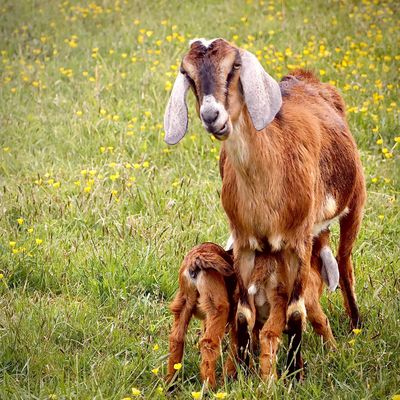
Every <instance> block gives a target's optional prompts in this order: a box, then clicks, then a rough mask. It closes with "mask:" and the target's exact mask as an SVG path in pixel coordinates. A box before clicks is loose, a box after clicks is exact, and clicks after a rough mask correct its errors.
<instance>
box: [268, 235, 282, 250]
mask: <svg viewBox="0 0 400 400" xmlns="http://www.w3.org/2000/svg"><path fill="white" fill-rule="evenodd" d="M268 242H269V244H270V245H271V248H272V250H273V251H278V250H280V249H281V248H282V236H281V235H277V234H275V235H271V236H270V237H269V238H268Z"/></svg>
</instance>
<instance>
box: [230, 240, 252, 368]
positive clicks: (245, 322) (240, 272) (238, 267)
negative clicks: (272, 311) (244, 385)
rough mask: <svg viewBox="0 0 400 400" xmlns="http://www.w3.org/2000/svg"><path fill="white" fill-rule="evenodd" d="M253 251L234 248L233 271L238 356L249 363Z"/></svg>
mask: <svg viewBox="0 0 400 400" xmlns="http://www.w3.org/2000/svg"><path fill="white" fill-rule="evenodd" d="M254 257H255V252H254V250H251V249H250V248H238V249H236V248H235V262H234V267H235V272H236V275H237V280H238V286H239V303H238V307H237V313H236V324H237V338H238V357H239V360H240V361H242V362H244V363H245V364H246V365H247V366H248V365H249V362H250V359H249V351H250V350H251V349H250V347H251V340H250V332H251V331H252V329H253V327H254V323H255V308H254V294H249V293H248V285H249V282H250V278H251V274H252V272H253V268H254Z"/></svg>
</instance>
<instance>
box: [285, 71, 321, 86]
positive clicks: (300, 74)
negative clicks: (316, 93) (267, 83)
mask: <svg viewBox="0 0 400 400" xmlns="http://www.w3.org/2000/svg"><path fill="white" fill-rule="evenodd" d="M290 75H291V76H294V77H295V78H297V79H298V80H299V81H303V82H309V83H320V80H319V79H318V78H317V77H316V75H315V74H314V72H312V71H310V70H308V69H301V68H299V69H295V70H294V71H291V72H290Z"/></svg>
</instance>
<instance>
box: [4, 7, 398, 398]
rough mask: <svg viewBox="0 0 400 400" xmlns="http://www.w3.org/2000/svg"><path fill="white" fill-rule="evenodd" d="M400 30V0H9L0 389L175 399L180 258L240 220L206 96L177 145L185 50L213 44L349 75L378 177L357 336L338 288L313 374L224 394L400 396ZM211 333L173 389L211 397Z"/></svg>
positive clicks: (359, 272)
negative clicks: (176, 102)
mask: <svg viewBox="0 0 400 400" xmlns="http://www.w3.org/2000/svg"><path fill="white" fill-rule="evenodd" d="M399 21H400V16H399V4H398V2H396V1H369V0H366V1H357V2H350V1H325V0H312V1H295V0H289V1H286V2H278V1H274V0H271V1H268V0H265V1H264V0H261V1H247V2H242V1H237V0H232V1H229V2H224V3H221V2H217V1H209V0H206V1H202V2H196V3H194V2H193V3H192V2H187V3H182V2H180V1H177V0H171V1H166V0H160V1H157V2H153V1H149V2H142V1H134V2H124V1H108V0H104V1H97V2H94V1H93V2H90V1H75V0H73V1H69V0H67V1H64V2H63V1H60V2H56V1H53V2H48V1H44V0H37V1H33V0H27V1H22V0H20V1H11V0H5V1H2V2H1V5H0V32H1V45H0V47H1V49H0V50H1V55H0V58H1V62H0V71H1V83H0V94H1V100H0V109H1V127H0V129H1V131H0V132H1V133H0V204H1V207H0V273H1V275H0V293H1V295H0V296H1V297H0V399H25V398H30V399H47V398H49V399H63V398H65V399H91V398H96V399H122V398H124V397H132V398H133V397H138V398H147V399H152V398H164V397H166V394H165V391H166V386H165V385H164V383H163V379H162V377H163V375H164V374H165V367H166V357H167V353H168V347H167V339H168V331H169V327H170V323H171V317H170V314H169V312H168V307H167V306H168V303H169V302H170V301H171V299H172V297H173V295H174V292H175V291H176V289H177V271H178V267H179V264H180V261H181V259H182V257H183V255H184V254H185V253H186V252H187V251H188V250H189V249H190V248H191V247H192V246H193V245H194V244H196V243H199V242H201V241H206V240H212V241H215V242H217V243H224V241H225V239H226V237H227V231H228V228H227V222H226V218H225V216H224V213H223V210H222V208H221V205H220V200H219V190H220V186H221V183H220V178H219V174H218V168H217V164H218V151H219V143H217V142H215V141H212V140H211V139H210V137H209V135H208V134H206V133H205V132H203V130H202V128H201V126H200V124H199V122H198V121H197V118H196V117H195V116H194V111H193V96H189V97H190V103H191V106H190V108H191V116H192V120H191V122H190V128H189V132H188V134H187V136H186V138H185V139H184V140H183V141H182V142H181V143H180V144H179V145H178V146H176V147H173V148H170V147H167V145H166V144H165V143H164V142H163V129H162V120H163V111H164V107H165V105H166V102H167V98H168V95H169V91H170V89H171V86H172V83H173V81H174V77H175V74H176V71H177V69H178V65H179V62H180V57H181V55H182V54H183V53H184V51H185V49H186V48H187V42H188V40H189V39H190V38H192V37H199V36H200V37H207V38H212V37H219V36H221V37H225V38H227V39H229V40H232V41H234V42H236V43H237V44H238V45H240V46H243V47H245V48H248V49H249V50H250V51H252V52H254V53H255V54H256V55H257V56H258V57H259V58H260V60H261V61H262V63H263V65H264V66H265V68H266V69H267V71H269V72H270V74H271V75H272V76H274V77H275V78H280V77H281V76H282V75H283V74H284V73H286V72H287V71H288V70H290V69H293V68H295V67H299V66H301V67H308V68H312V69H313V70H315V71H316V72H317V73H318V74H319V75H320V77H321V79H322V80H324V81H327V82H331V83H332V84H334V85H336V86H337V87H338V88H339V89H340V90H341V92H342V93H343V96H344V98H345V100H346V103H347V107H348V109H347V111H348V118H349V122H350V125H351V129H352V132H353V134H354V136H355V138H356V140H357V143H358V145H359V148H360V152H361V157H362V160H363V164H364V167H365V176H366V180H367V186H368V204H367V206H366V210H365V219H364V223H363V226H362V231H361V233H360V236H359V239H358V242H357V247H356V249H355V252H354V261H355V264H356V276H357V287H356V291H357V294H358V300H359V304H360V307H361V312H362V315H363V317H364V323H365V325H364V327H363V329H362V331H361V333H359V334H357V335H356V334H355V333H352V332H350V330H349V321H348V319H347V318H346V316H345V314H344V310H343V305H342V299H341V295H340V293H339V291H338V292H335V293H333V294H330V295H328V294H325V295H324V297H323V306H324V308H325V310H326V311H327V314H328V316H329V318H330V321H331V324H332V327H333V331H334V333H335V335H336V337H337V340H338V351H336V352H333V353H327V352H326V351H325V350H324V349H323V347H322V346H321V343H320V340H319V339H318V338H316V337H315V336H314V335H313V334H312V333H311V332H310V330H309V329H308V331H307V334H306V339H305V346H304V348H305V351H304V353H305V354H304V355H305V358H306V360H307V362H308V370H307V378H306V380H305V382H304V383H303V384H302V385H295V386H293V385H292V384H288V383H286V384H285V382H282V381H278V382H277V383H276V384H273V385H266V384H264V383H262V382H261V381H260V379H259V378H258V377H257V376H251V377H250V378H246V377H244V376H242V375H240V376H239V379H238V380H237V381H235V382H223V383H222V384H221V387H220V388H219V391H218V393H219V394H218V396H219V398H223V397H224V396H225V394H226V397H227V398H230V399H258V398H266V397H270V398H279V399H281V398H287V399H289V398H290V399H292V398H296V399H310V398H313V399H323V398H327V399H389V398H392V396H393V395H395V394H396V393H400V321H399V318H400V296H399V294H400V275H399V271H400V261H399V257H400V255H399V253H400V251H399V243H400V235H399V231H400V224H399V206H398V197H399V189H400V183H399V177H400V174H399V172H400V168H399V147H400V144H399V141H400V130H399V111H400V108H399V107H400V104H399V78H398V75H399V72H400V71H399V65H400V54H399V40H400V32H399ZM333 236H334V238H335V241H336V240H337V228H335V229H334V235H333ZM199 333H200V325H199V323H197V322H196V323H194V324H193V325H192V329H191V330H190V334H189V338H188V345H187V352H186V357H185V360H184V362H183V367H182V369H181V370H179V371H178V374H179V377H180V380H179V383H178V385H177V389H176V391H175V392H174V394H173V397H174V398H191V397H192V392H199V391H201V383H200V380H199V373H198V364H199V354H198V348H197V340H198V337H199ZM280 354H281V355H284V349H283V350H282V352H281V353H280ZM282 358H283V357H281V359H282ZM132 388H135V389H134V390H133V391H132ZM194 396H195V397H196V396H197V397H200V396H201V394H200V395H196V394H195V395H194ZM207 396H209V397H211V398H213V396H214V394H210V395H207Z"/></svg>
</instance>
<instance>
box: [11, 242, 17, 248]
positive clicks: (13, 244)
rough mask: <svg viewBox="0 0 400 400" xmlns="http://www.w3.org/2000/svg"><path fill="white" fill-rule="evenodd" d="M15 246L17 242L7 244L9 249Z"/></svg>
mask: <svg viewBox="0 0 400 400" xmlns="http://www.w3.org/2000/svg"><path fill="white" fill-rule="evenodd" d="M16 244H17V242H10V243H9V245H10V247H15V245H16Z"/></svg>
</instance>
